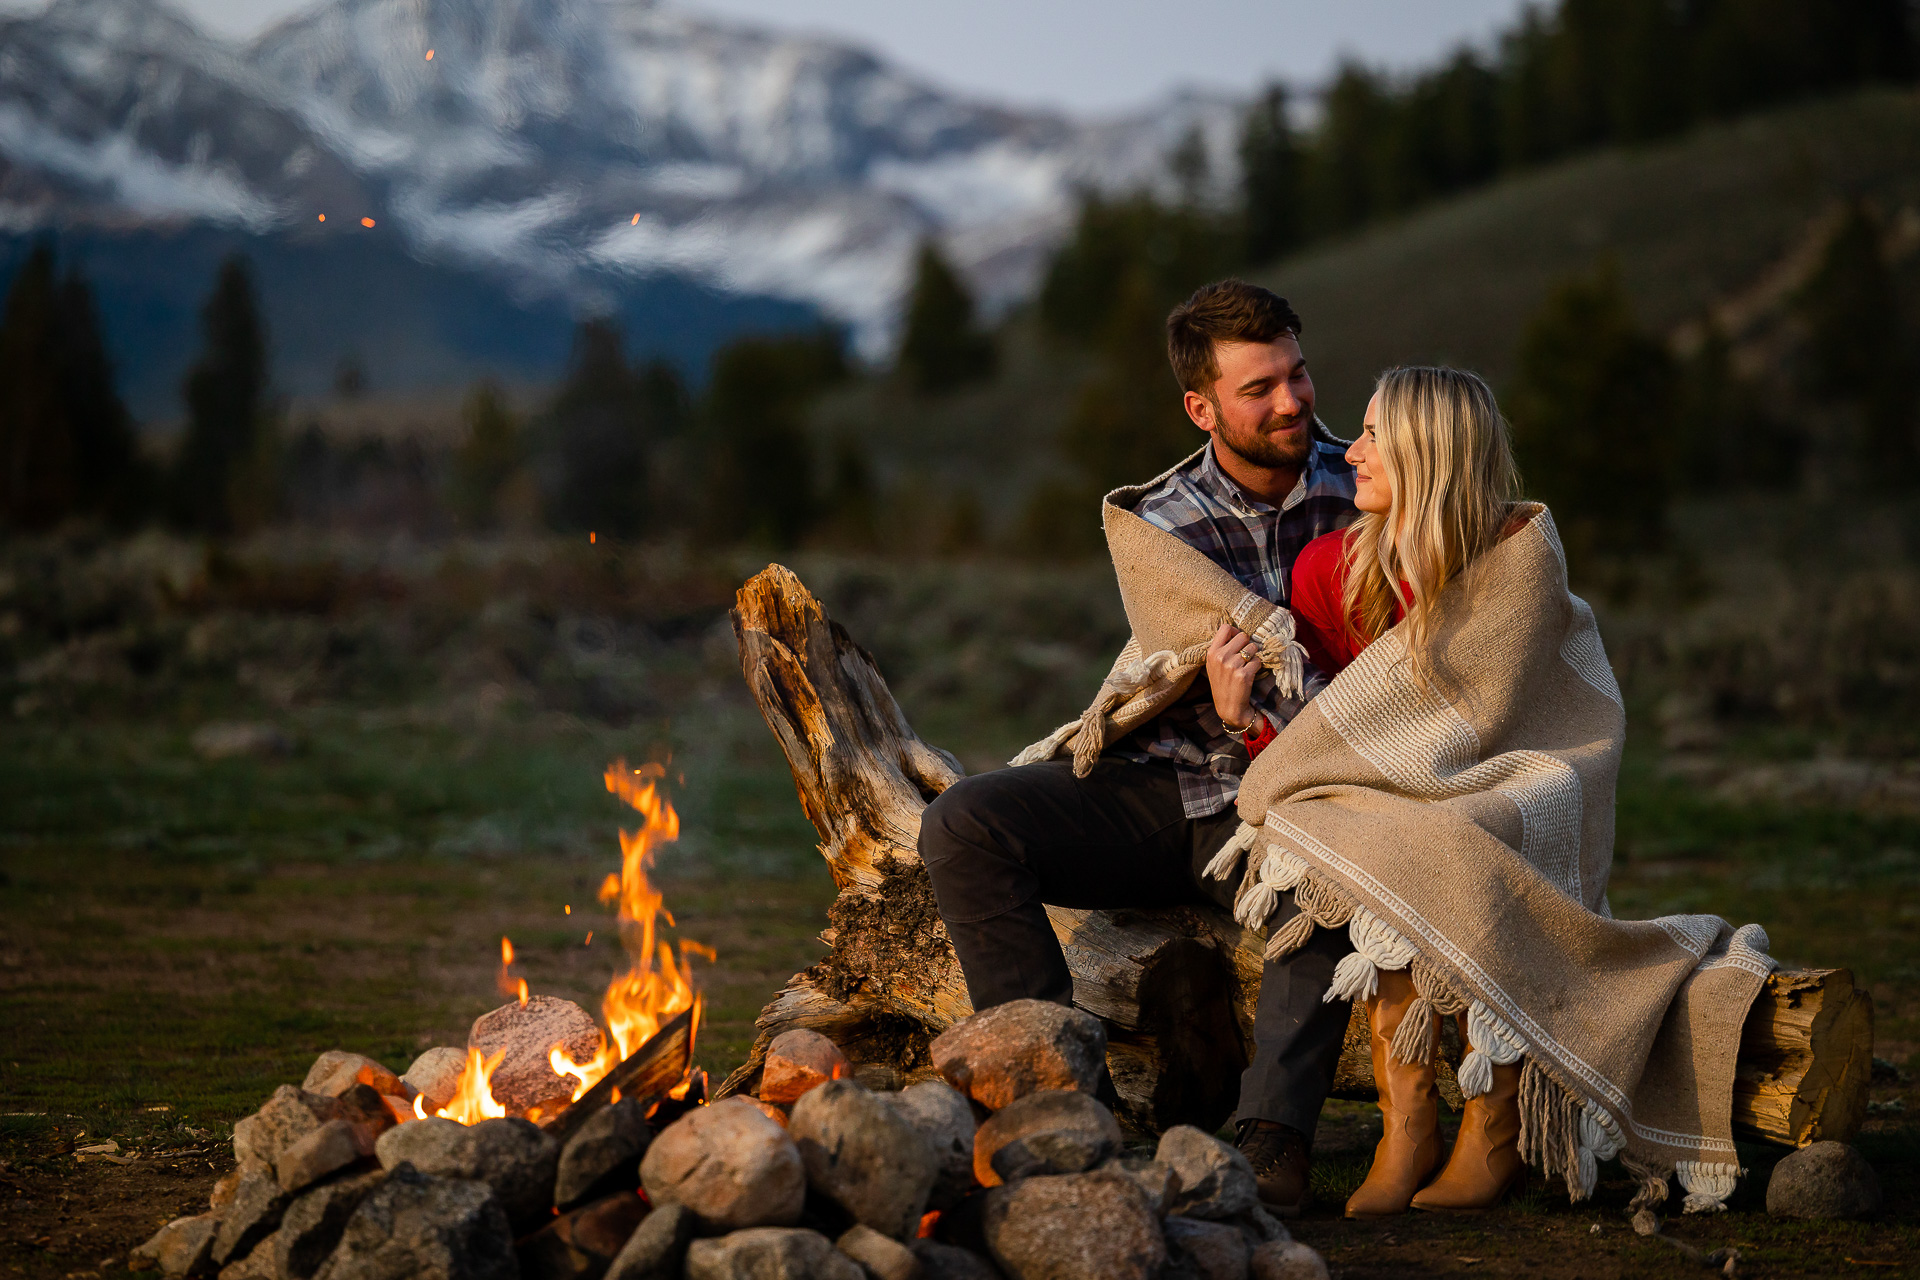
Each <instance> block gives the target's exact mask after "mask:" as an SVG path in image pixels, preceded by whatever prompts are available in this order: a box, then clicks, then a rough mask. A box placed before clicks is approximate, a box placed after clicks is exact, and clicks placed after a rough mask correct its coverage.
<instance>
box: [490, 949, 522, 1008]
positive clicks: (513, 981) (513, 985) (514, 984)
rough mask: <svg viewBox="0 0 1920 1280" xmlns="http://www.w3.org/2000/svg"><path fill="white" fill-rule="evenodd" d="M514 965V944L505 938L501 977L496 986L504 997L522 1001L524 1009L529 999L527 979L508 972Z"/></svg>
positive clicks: (501, 950) (501, 959)
mask: <svg viewBox="0 0 1920 1280" xmlns="http://www.w3.org/2000/svg"><path fill="white" fill-rule="evenodd" d="M512 964H513V942H512V940H511V939H508V938H504V937H503V938H501V939H500V976H499V977H498V978H496V979H495V980H494V982H495V985H497V986H498V987H499V988H500V992H501V994H502V995H509V996H515V997H517V998H518V999H519V1001H520V1007H521V1008H523V1009H524V1008H526V1006H527V1000H528V999H529V996H528V993H527V980H526V979H525V978H516V977H514V976H513V974H512V973H510V972H508V968H509V966H511V965H512Z"/></svg>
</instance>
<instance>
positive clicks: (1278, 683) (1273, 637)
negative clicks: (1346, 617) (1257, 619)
mask: <svg viewBox="0 0 1920 1280" xmlns="http://www.w3.org/2000/svg"><path fill="white" fill-rule="evenodd" d="M1253 639H1254V642H1255V643H1257V644H1258V645H1259V646H1260V662H1261V665H1263V666H1265V667H1266V669H1267V670H1269V671H1271V672H1273V686H1274V689H1275V691H1276V692H1278V693H1279V695H1280V696H1281V697H1283V698H1297V697H1299V696H1300V695H1301V693H1302V692H1303V691H1304V690H1305V688H1306V668H1305V666H1304V665H1303V663H1304V662H1305V659H1306V655H1307V651H1306V650H1305V649H1303V648H1301V647H1300V642H1299V641H1298V640H1296V639H1294V619H1293V611H1292V610H1290V609H1287V608H1286V607H1284V606H1276V607H1275V608H1274V610H1273V612H1271V613H1269V614H1268V615H1267V617H1266V620H1265V621H1263V622H1262V623H1261V624H1260V625H1259V626H1257V627H1255V628H1254V629H1253Z"/></svg>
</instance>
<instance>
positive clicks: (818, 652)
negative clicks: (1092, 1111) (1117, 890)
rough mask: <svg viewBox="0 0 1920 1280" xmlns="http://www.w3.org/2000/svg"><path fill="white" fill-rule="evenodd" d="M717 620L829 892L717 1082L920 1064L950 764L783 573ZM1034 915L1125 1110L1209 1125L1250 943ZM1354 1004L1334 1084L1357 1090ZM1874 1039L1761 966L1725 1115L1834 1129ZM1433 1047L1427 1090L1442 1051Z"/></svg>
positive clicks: (1216, 934) (1255, 945) (1770, 1126)
mask: <svg viewBox="0 0 1920 1280" xmlns="http://www.w3.org/2000/svg"><path fill="white" fill-rule="evenodd" d="M733 627H734V635H735V637H736V638H737V639H738V641H739V645H740V666H741V670H742V672H743V674H744V675H745V676H746V680H747V687H748V688H749V689H750V690H752V692H753V697H754V701H755V702H756V703H758V705H759V707H760V712H761V714H762V715H763V716H764V717H765V718H766V721H767V725H768V727H769V728H770V729H772V730H773V735H774V738H775V740H776V741H778V742H779V744H780V748H781V750H782V751H783V752H784V753H785V755H786V758H787V763H788V765H789V767H790V768H791V769H792V770H793V779H794V785H795V788H796V790H797V791H798V792H799V796H800V803H801V807H802V808H803V809H804V810H805V811H806V814H807V817H808V818H809V819H810V820H811V821H812V822H813V825H814V827H815V829H816V830H817V831H818V832H819V833H820V853H821V856H822V857H824V858H825V859H826V861H827V869H828V871H829V873H830V874H831V875H832V876H833V879H834V883H835V884H836V885H838V886H839V889H840V896H839V898H838V899H837V900H836V901H835V902H834V904H833V906H832V907H831V908H829V910H828V922H829V928H828V929H827V930H826V931H825V933H823V934H822V938H823V940H824V941H825V942H826V943H827V944H828V946H829V947H830V948H831V950H830V952H829V953H828V955H827V956H826V958H825V959H823V960H822V961H820V963H818V964H816V965H814V966H813V967H812V968H810V969H808V970H806V971H805V972H804V973H799V974H795V975H794V977H793V978H792V979H791V980H790V981H789V982H788V983H787V986H786V988H785V989H784V990H782V991H781V992H780V993H779V994H778V995H777V996H775V997H774V999H773V1001H772V1003H770V1004H768V1005H767V1006H766V1008H765V1009H764V1010H762V1011H761V1014H760V1018H759V1020H758V1026H759V1028H760V1035H759V1038H758V1040H757V1041H756V1043H755V1045H754V1049H753V1052H752V1055H751V1056H750V1057H749V1058H748V1060H747V1062H746V1063H745V1064H744V1065H743V1066H741V1068H740V1069H739V1070H737V1071H735V1072H734V1073H733V1075H731V1076H730V1077H728V1079H727V1081H726V1082H725V1083H724V1084H723V1085H722V1086H721V1087H720V1090H719V1091H718V1096H721V1097H725V1096H727V1095H729V1094H732V1093H736V1092H741V1091H747V1092H751V1091H753V1089H754V1087H755V1086H756V1084H757V1082H758V1079H759V1074H760V1070H761V1066H762V1064H763V1063H764V1061H765V1057H766V1051H767V1046H768V1045H769V1044H770V1043H771V1041H772V1040H773V1038H774V1037H775V1036H776V1035H779V1034H780V1033H781V1032H783V1031H789V1030H793V1029H796V1028H806V1029H810V1030H814V1031H819V1032H821V1033H822V1034H824V1035H826V1036H828V1037H829V1038H830V1039H832V1040H833V1041H834V1042H835V1043H837V1044H838V1045H839V1046H840V1047H841V1049H842V1051H844V1052H845V1053H846V1055H847V1056H848V1058H849V1059H851V1060H852V1061H853V1062H854V1063H855V1064H856V1068H867V1069H874V1068H884V1069H885V1070H887V1071H890V1072H893V1073H896V1074H897V1075H898V1077H900V1078H901V1079H904V1080H914V1079H921V1078H926V1077H928V1076H931V1075H932V1074H933V1071H932V1066H931V1062H930V1059H929V1057H928V1049H927V1046H928V1044H929V1042H930V1041H931V1040H932V1038H933V1037H934V1036H937V1035H938V1034H939V1033H940V1032H942V1031H944V1030H946V1029H947V1028H948V1027H950V1026H952V1025H953V1024H954V1023H955V1022H956V1021H958V1020H959V1019H960V1018H962V1017H964V1016H966V1014H968V1013H969V1012H971V1006H970V1004H969V1002H968V1000H967V993H966V985H965V982H964V981H963V979H962V976H961V973H960V966H959V963H958V961H957V960H955V958H954V955H953V948H952V945H951V943H949V942H948V940H947V936H946V931H945V929H944V928H943V927H942V925H941V923H940V917H939V913H938V911H937V909H936V907H935V904H934V899H933V891H932V887H931V885H930V884H929V882H928V880H927V874H926V869H925V868H924V867H923V866H922V865H921V863H920V858H919V855H918V854H917V852H916V851H915V845H916V841H917V838H918V834H919V826H920V812H921V810H922V809H924V808H925V807H926V804H927V802H928V801H929V800H931V799H932V798H933V797H934V796H936V795H938V794H939V793H940V792H941V791H944V790H945V789H946V788H947V787H948V786H949V785H951V784H952V783H953V782H954V781H955V780H957V779H958V778H959V777H961V776H962V772H963V771H962V770H961V768H960V765H959V762H958V761H957V760H955V759H954V758H953V756H951V755H950V754H948V753H947V752H945V751H942V750H940V749H939V748H937V747H934V746H931V745H929V744H928V743H926V742H923V741H921V739H920V738H919V737H918V736H916V735H915V734H914V732H913V729H912V727H911V726H910V725H908V723H907V720H906V717H905V716H904V715H902V714H901V711H900V708H899V705H898V704H897V703H896V702H895V701H894V699H893V695H892V693H891V692H890V691H889V690H888V688H887V684H886V681H885V680H884V679H882V678H881V675H880V672H879V669H878V668H877V667H876V666H875V665H874V662H873V659H872V657H870V656H869V655H868V654H867V653H866V651H865V650H863V649H861V648H860V646H859V645H858V644H856V643H855V642H854V640H853V638H852V637H851V636H849V635H848V634H847V632H846V631H845V630H844V629H843V628H842V627H840V626H839V625H838V624H837V623H835V622H833V621H832V620H831V619H830V618H828V617H827V613H826V610H825V609H824V608H822V606H821V604H820V602H819V601H818V600H816V599H815V598H814V597H813V595H812V594H811V593H810V592H808V590H807V589H806V587H805V586H804V585H803V584H802V583H801V582H800V580H799V578H797V577H796V576H795V575H794V574H793V573H792V572H791V571H789V570H787V569H785V568H783V567H782V566H779V565H770V566H769V567H768V568H767V569H766V570H765V571H763V572H762V573H760V574H759V575H757V576H756V577H754V578H753V579H752V580H751V581H749V582H748V583H747V584H746V585H745V586H743V587H741V588H740V591H739V593H738V595H737V597H736V605H735V608H734V611H733ZM1048 914H1049V915H1050V916H1051V917H1052V919H1053V924H1054V928H1055V930H1056V932H1057V933H1058V934H1059V936H1060V939H1061V941H1062V943H1063V944H1064V946H1065V950H1066V958H1067V965H1068V968H1069V969H1071V970H1072V972H1073V975H1074V1002H1075V1003H1076V1004H1077V1005H1079V1006H1080V1007H1082V1008H1084V1009H1086V1010H1088V1011H1089V1012H1091V1013H1094V1014H1096V1015H1098V1016H1099V1017H1100V1018H1101V1019H1102V1021H1103V1022H1105V1024H1106V1026H1107V1032H1108V1057H1107V1060H1108V1065H1109V1068H1110V1069H1111V1071H1112V1073H1113V1077H1114V1084H1115V1087H1116V1089H1117V1090H1118V1092H1119V1094H1120V1102H1121V1105H1120V1115H1121V1116H1122V1118H1123V1119H1125V1120H1126V1121H1127V1122H1128V1123H1130V1124H1132V1125H1133V1126H1134V1127H1136V1128H1138V1129H1142V1130H1147V1131H1152V1132H1160V1131H1163V1130H1165V1129H1167V1128H1169V1127H1170V1126H1172V1125H1175V1124H1181V1123H1191V1124H1194V1125H1197V1126H1199V1127H1200V1128H1202V1129H1208V1130H1211V1129H1213V1128H1216V1127H1218V1126H1219V1125H1220V1124H1221V1123H1222V1122H1224V1120H1225V1119H1226V1117H1227V1115H1228V1114H1229V1112H1230V1111H1231V1109H1232V1106H1233V1102H1234V1095H1235V1091H1236V1089H1237V1086H1238V1076H1239V1072H1240V1070H1241V1068H1242V1067H1244V1065H1245V1063H1246V1060H1247V1052H1248V1046H1249V1045H1250V1044H1251V1039H1252V1024H1253V1007H1254V1000H1255V997H1256V996H1257V994H1258V992H1259V982H1260V970H1261V952H1262V949H1263V947H1264V942H1263V940H1262V939H1261V938H1260V937H1259V936H1258V935H1256V934H1253V933H1251V932H1250V931H1248V930H1245V929H1242V928H1241V927H1240V926H1239V925H1238V924H1237V923H1235V922H1234V921H1233V919H1232V918H1231V917H1230V916H1228V915H1227V913H1225V912H1224V911H1220V910H1217V909H1215V908H1213V907H1211V906H1183V907H1174V908H1167V909H1159V910H1151V911H1111V912H1109V911H1080V910H1066V909H1062V908H1057V907H1055V908H1049V909H1048ZM1358 1017H1359V1015H1358V1012H1357V1011H1356V1014H1355V1019H1356V1021H1355V1023H1354V1024H1353V1026H1354V1027H1359V1028H1361V1030H1360V1031H1359V1032H1356V1031H1354V1030H1353V1029H1352V1028H1350V1029H1349V1033H1348V1052H1347V1054H1346V1055H1345V1056H1344V1058H1343V1060H1342V1063H1341V1067H1340V1073H1339V1075H1338V1077H1337V1079H1336V1084H1335V1092H1336V1094H1337V1095H1338V1096H1342V1097H1349V1098H1365V1099H1371V1098H1372V1097H1374V1096H1375V1095H1374V1091H1373V1081H1372V1076H1371V1067H1370V1064H1369V1062H1368V1059H1367V1054H1366V1052H1365V1051H1364V1044H1365V1040H1364V1027H1362V1024H1361V1023H1360V1022H1359V1021H1358ZM1356 1035H1359V1036H1361V1037H1362V1038H1361V1039H1358V1040H1356V1039H1355V1036H1356ZM1872 1040H1873V1035H1872V1004H1871V1001H1870V1000H1869V999H1868V998H1867V996H1866V993H1865V992H1862V991H1858V990H1856V989H1855V988H1854V986H1853V980H1852V975H1851V974H1850V973H1848V972H1847V971H1846V970H1844V969H1830V970H1813V971H1801V972H1789V973H1779V974H1775V975H1774V977H1773V978H1772V979H1771V980H1770V981H1769V982H1768V984H1767V986H1766V988H1765V990H1764V991H1763V992H1762V993H1761V995H1760V997H1759V999H1757V1000H1756V1001H1755V1002H1754V1007H1753V1010H1752V1012H1751V1013H1750V1014H1749V1015H1748V1018H1747V1024H1746V1028H1745V1033H1744V1035H1743V1037H1742V1041H1741V1050H1740V1068H1739V1072H1740V1074H1739V1083H1738V1084H1736V1086H1735V1091H1734V1123H1735V1125H1736V1126H1737V1127H1738V1129H1739V1130H1740V1131H1741V1132H1742V1134H1743V1135H1744V1136H1748V1137H1752V1138H1756V1139H1761V1140H1764V1141H1767V1142H1773V1143H1779V1144H1782V1145H1790V1146H1804V1145H1806V1144H1807V1143H1809V1142H1813V1141H1816V1140H1819V1139H1823V1138H1831V1139H1838V1140H1840V1141H1845V1140H1847V1139H1848V1138H1850V1137H1851V1136H1852V1134H1853V1133H1854V1131H1855V1130H1856V1129H1857V1128H1858V1127H1859V1124H1860V1121H1861V1119H1862V1118H1863V1117H1864V1115H1865V1111H1866V1088H1867V1082H1868V1078H1869V1075H1870V1072H1871V1069H1872ZM1356 1046H1360V1048H1359V1049H1358V1051H1356ZM1446 1047H1447V1048H1449V1049H1451V1056H1452V1060H1453V1061H1452V1063H1451V1064H1449V1066H1448V1068H1446V1069H1443V1072H1442V1075H1443V1077H1445V1078H1444V1079H1443V1081H1442V1086H1443V1089H1445V1088H1448V1087H1450V1086H1451V1085H1452V1081H1451V1078H1450V1077H1451V1070H1450V1068H1451V1066H1452V1065H1457V1063H1458V1060H1459V1048H1458V1045H1457V1044H1450V1045H1448V1046H1446ZM1456 1096H1457V1091H1456Z"/></svg>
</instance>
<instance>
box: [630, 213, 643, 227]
mask: <svg viewBox="0 0 1920 1280" xmlns="http://www.w3.org/2000/svg"><path fill="white" fill-rule="evenodd" d="M627 225H628V226H630V227H637V226H639V225H640V215H639V214H637V213H636V214H634V215H633V221H632V222H629V223H628V224H627Z"/></svg>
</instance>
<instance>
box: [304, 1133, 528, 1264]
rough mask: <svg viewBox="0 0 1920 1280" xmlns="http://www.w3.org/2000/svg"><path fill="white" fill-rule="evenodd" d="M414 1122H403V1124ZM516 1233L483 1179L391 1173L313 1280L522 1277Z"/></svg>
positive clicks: (404, 1170) (403, 1169)
mask: <svg viewBox="0 0 1920 1280" xmlns="http://www.w3.org/2000/svg"><path fill="white" fill-rule="evenodd" d="M409 1127H411V1126H407V1125H402V1126H401V1128H409ZM518 1276H519V1269H518V1267H517V1266H516V1265H515V1263H514V1258H513V1231H512V1229H511V1228H510V1227H508V1225H507V1215H506V1214H505V1213H503V1212H502V1211H501V1209H500V1202H499V1201H498V1200H496V1199H494V1196H493V1191H492V1190H491V1189H490V1188H489V1187H488V1186H487V1185H486V1184H485V1183H482V1182H469V1181H467V1180H465V1179H459V1178H436V1177H433V1176H432V1175H430V1174H425V1173H421V1172H420V1171H419V1170H417V1169H415V1168H413V1167H412V1166H411V1165H400V1166H398V1167H396V1168H394V1169H393V1170H391V1171H390V1172H389V1173H388V1174H387V1176H386V1178H385V1179H384V1180H382V1182H381V1184H380V1185H379V1187H377V1188H375V1189H374V1190H373V1191H372V1192H371V1193H370V1194H369V1195H368V1196H367V1197H366V1198H365V1199H364V1200H362V1201H361V1202H360V1205H359V1207H358V1208H357V1209H355V1210H354V1213H353V1216H352V1217H351V1218H350V1219H348V1221H347V1229H346V1230H345V1231H344V1232H343V1233H342V1234H341V1237H340V1244H339V1247H338V1248H336V1249H335V1250H334V1251H333V1256H332V1257H330V1258H328V1259H327V1261H326V1264H325V1265H324V1266H322V1267H321V1268H320V1270H319V1272H317V1273H316V1276H315V1280H518Z"/></svg>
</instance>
